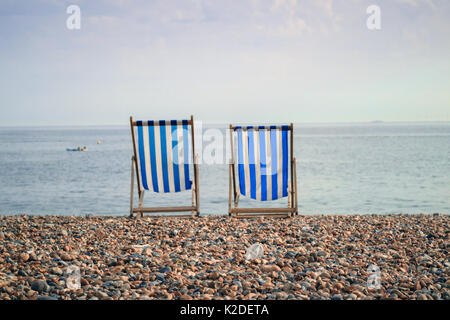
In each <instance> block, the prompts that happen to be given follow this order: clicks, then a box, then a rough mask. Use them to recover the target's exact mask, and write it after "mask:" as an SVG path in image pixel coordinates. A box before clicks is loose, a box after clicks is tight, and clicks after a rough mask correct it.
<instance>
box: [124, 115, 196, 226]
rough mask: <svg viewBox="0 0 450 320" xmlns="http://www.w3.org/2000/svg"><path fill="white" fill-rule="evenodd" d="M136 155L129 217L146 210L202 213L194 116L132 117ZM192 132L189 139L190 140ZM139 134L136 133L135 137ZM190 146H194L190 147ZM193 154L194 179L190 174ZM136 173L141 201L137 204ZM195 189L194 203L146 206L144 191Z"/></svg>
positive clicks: (131, 123) (193, 193) (138, 214)
mask: <svg viewBox="0 0 450 320" xmlns="http://www.w3.org/2000/svg"><path fill="white" fill-rule="evenodd" d="M130 126H131V138H132V141H133V151H134V155H133V156H132V158H131V192H130V216H131V217H132V216H133V214H134V213H136V215H137V216H139V217H142V216H143V215H144V213H167V212H187V211H190V212H191V214H188V215H187V214H185V215H158V217H160V216H161V217H175V216H176V217H194V216H198V215H200V202H199V181H198V163H197V158H198V157H197V155H196V154H195V143H194V118H193V116H191V118H190V120H169V121H166V120H159V121H153V120H150V121H134V120H133V117H130ZM189 132H190V136H191V137H190V138H191V139H189ZM136 135H137V136H136ZM190 145H191V147H190ZM190 154H192V163H193V166H194V182H192V181H191V180H190V177H189V163H190V159H189V155H190ZM135 172H136V180H137V188H138V196H139V203H138V207H134V204H133V202H134V174H135ZM190 189H192V205H191V206H177V207H143V201H144V191H153V192H155V193H172V192H181V191H184V190H190Z"/></svg>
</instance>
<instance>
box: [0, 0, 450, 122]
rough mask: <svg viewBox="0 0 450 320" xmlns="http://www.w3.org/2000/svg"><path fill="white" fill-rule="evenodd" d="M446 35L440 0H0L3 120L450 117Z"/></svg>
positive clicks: (449, 32) (449, 12)
mask: <svg viewBox="0 0 450 320" xmlns="http://www.w3.org/2000/svg"><path fill="white" fill-rule="evenodd" d="M70 5H77V6H78V7H79V8H80V12H81V16H80V22H81V24H80V29H69V28H67V19H68V18H70V16H71V14H68V13H67V12H66V10H67V7H68V6H70ZM370 5H377V6H378V7H379V8H380V27H381V29H378V30H370V29H369V28H368V27H367V23H366V22H367V19H368V18H369V16H371V14H368V13H367V11H366V10H367V8H368V7H369V6H370ZM449 39H450V1H448V0H369V1H366V0H221V1H219V0H217V1H216V0H161V1H160V0H154V1H150V0H85V1H81V0H79V1H76V0H72V1H65V0H33V1H26V0H0V125H1V126H14V125H31V126H35V125H91V124H96V125H108V124H127V123H128V121H129V116H130V115H133V116H134V117H135V118H138V119H183V118H186V117H188V116H189V115H191V114H193V115H194V116H195V118H196V119H198V120H203V121H211V122H219V123H220V122H245V121H249V122H254V121H262V122H270V121H273V122H361V121H373V120H383V121H450V41H449Z"/></svg>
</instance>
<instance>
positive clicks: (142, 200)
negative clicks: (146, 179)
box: [137, 190, 144, 218]
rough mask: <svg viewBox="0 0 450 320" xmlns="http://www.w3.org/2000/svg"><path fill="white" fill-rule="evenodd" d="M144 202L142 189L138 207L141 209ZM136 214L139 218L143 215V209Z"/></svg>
mask: <svg viewBox="0 0 450 320" xmlns="http://www.w3.org/2000/svg"><path fill="white" fill-rule="evenodd" d="M143 204H144V190H142V191H141V194H140V195H139V209H142V207H143ZM137 216H138V217H139V218H142V217H144V212H143V211H139V212H138V214H137Z"/></svg>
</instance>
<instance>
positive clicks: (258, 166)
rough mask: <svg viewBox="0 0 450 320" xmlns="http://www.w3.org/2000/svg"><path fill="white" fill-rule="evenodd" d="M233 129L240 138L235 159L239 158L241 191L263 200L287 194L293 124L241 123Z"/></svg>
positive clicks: (237, 138)
mask: <svg viewBox="0 0 450 320" xmlns="http://www.w3.org/2000/svg"><path fill="white" fill-rule="evenodd" d="M233 131H234V134H235V138H236V140H237V154H236V155H234V154H233V157H234V158H233V159H235V160H234V161H237V171H238V173H237V175H238V181H239V190H240V193H241V194H242V195H244V196H246V197H249V198H251V199H255V200H260V201H267V200H276V199H280V198H283V197H286V196H287V195H288V171H289V169H288V168H289V163H290V161H289V156H290V155H289V139H288V134H289V131H291V127H290V126H287V125H286V126H248V127H241V126H237V127H233ZM291 139H292V131H291ZM233 153H234V150H233Z"/></svg>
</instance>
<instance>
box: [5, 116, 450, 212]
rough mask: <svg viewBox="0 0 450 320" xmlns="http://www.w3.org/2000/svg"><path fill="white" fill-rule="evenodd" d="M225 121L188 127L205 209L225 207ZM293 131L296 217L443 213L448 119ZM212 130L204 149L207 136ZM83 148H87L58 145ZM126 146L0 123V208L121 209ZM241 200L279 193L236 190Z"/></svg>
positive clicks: (183, 195) (187, 199)
mask: <svg viewBox="0 0 450 320" xmlns="http://www.w3.org/2000/svg"><path fill="white" fill-rule="evenodd" d="M227 126H228V125H227V124H223V125H222V124H217V123H214V124H207V123H202V125H201V129H200V130H201V133H199V134H198V133H196V139H197V140H196V141H198V140H199V139H200V141H201V142H200V143H199V144H201V146H200V147H198V148H197V146H196V148H197V149H198V150H199V152H200V153H201V158H202V161H201V162H202V163H201V164H200V166H199V167H200V169H199V177H200V211H201V214H203V215H219V214H220V215H223V214H227V210H228V185H229V177H228V164H227V159H226V158H227V153H226V150H225V149H226V146H227V144H228V140H227V139H226V129H225V128H226V127H227ZM294 128H295V129H294V155H295V157H296V158H297V181H298V188H299V196H298V199H299V214H302V215H310V214H327V215H328V214H329V215H334V214H336V215H342V214H350V215H352V214H400V213H404V214H420V213H424V214H433V213H442V214H449V213H450V123H449V122H427V123H418V122H417V123H409V122H408V123H403V122H402V123H389V122H368V123H338V124H336V123H327V124H323V123H321V124H313V123H296V124H294ZM220 132H222V133H223V138H220V135H219V138H216V142H214V143H215V144H214V148H212V147H211V146H213V145H212V144H211V143H213V142H211V141H213V140H214V139H211V136H214V134H217V133H220ZM217 141H221V143H217ZM98 142H99V143H98ZM216 144H218V146H216ZM221 144H222V145H223V146H220V145H221ZM84 146H85V147H86V148H87V151H85V152H73V151H67V150H66V149H68V148H69V149H73V148H77V147H84ZM208 146H209V147H208ZM220 148H223V150H220ZM216 149H219V150H216ZM211 150H213V151H211ZM132 152H133V150H132V143H131V132H130V128H129V126H127V125H123V126H79V127H0V182H1V183H0V215H17V214H29V215H49V214H51V215H81V216H85V215H114V216H126V215H129V205H130V181H131V180H130V179H131V156H132ZM217 155H219V156H217ZM191 176H192V175H191ZM190 204H191V192H190V191H185V192H180V193H176V194H158V193H153V192H146V194H145V198H144V205H145V206H173V205H190ZM240 204H241V205H242V206H243V207H251V206H257V207H260V206H268V207H270V206H285V205H286V204H287V200H286V199H281V200H277V201H270V202H264V203H259V202H258V201H256V200H250V199H246V198H245V197H241V200H240Z"/></svg>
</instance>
